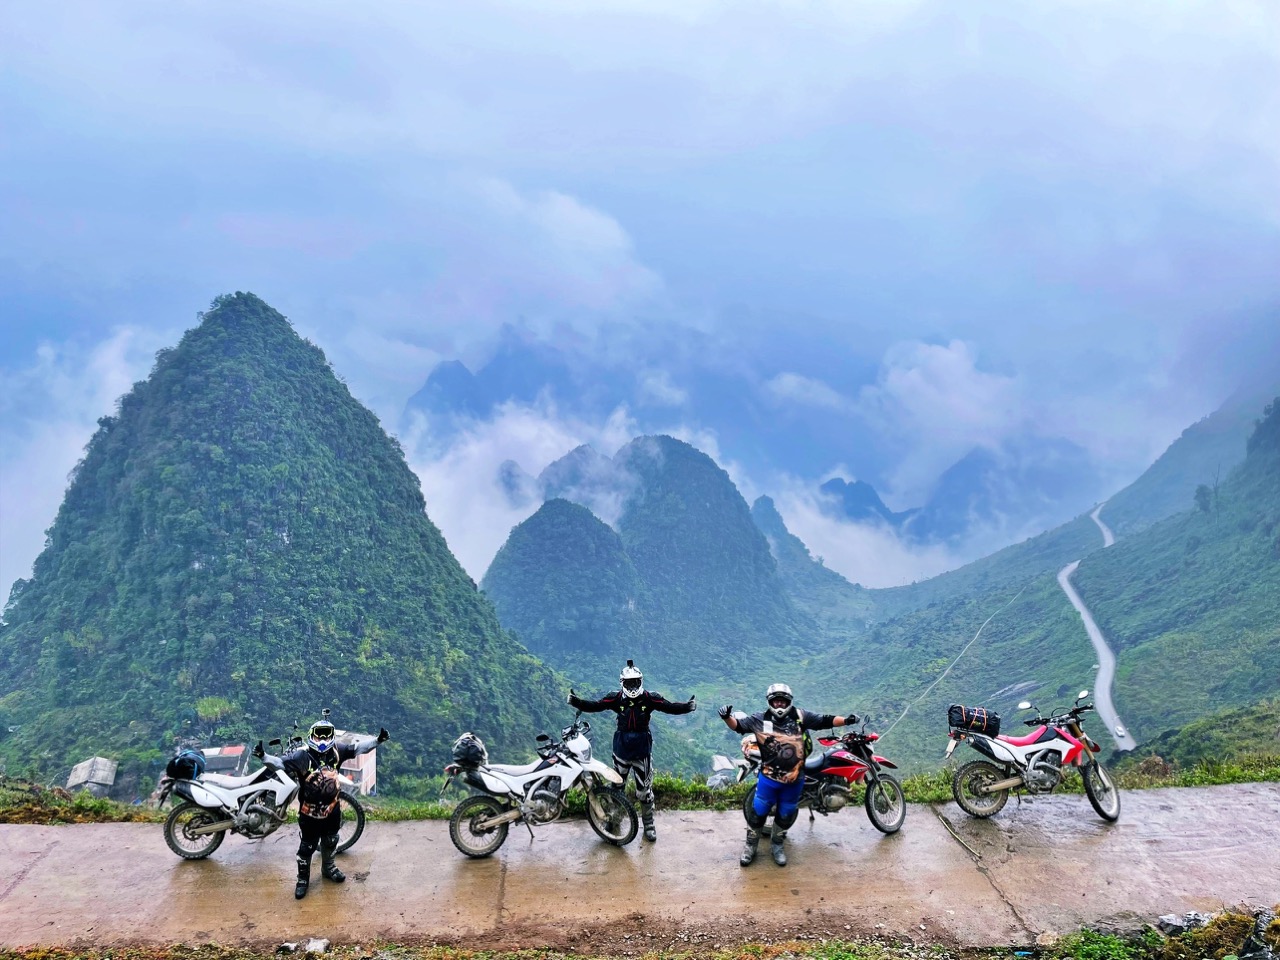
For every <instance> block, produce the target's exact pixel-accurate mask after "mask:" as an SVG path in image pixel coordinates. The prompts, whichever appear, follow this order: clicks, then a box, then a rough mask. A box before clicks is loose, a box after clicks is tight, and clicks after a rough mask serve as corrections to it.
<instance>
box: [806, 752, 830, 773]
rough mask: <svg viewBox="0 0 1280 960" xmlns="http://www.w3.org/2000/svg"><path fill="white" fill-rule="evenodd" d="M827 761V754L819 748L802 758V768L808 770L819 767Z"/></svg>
mask: <svg viewBox="0 0 1280 960" xmlns="http://www.w3.org/2000/svg"><path fill="white" fill-rule="evenodd" d="M826 762H827V755H826V754H825V753H824V752H822V751H821V750H819V751H818V752H817V753H811V754H809V756H807V757H805V759H804V768H805V770H808V771H810V772H812V771H814V770H817V769H819V768H821V766H822V765H823V764H824V763H826Z"/></svg>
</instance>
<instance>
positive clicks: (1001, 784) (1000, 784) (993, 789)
mask: <svg viewBox="0 0 1280 960" xmlns="http://www.w3.org/2000/svg"><path fill="white" fill-rule="evenodd" d="M1020 786H1022V778H1021V777H1009V779H1007V780H997V781H996V782H995V783H988V784H987V785H986V786H985V787H979V788H978V790H977V792H978V793H998V792H999V791H1001V790H1011V789H1012V788H1014V787H1020Z"/></svg>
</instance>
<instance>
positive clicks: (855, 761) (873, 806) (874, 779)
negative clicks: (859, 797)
mask: <svg viewBox="0 0 1280 960" xmlns="http://www.w3.org/2000/svg"><path fill="white" fill-rule="evenodd" d="M866 726H867V725H866V724H865V723H864V724H863V725H862V730H861V731H853V730H851V731H849V732H848V733H845V734H843V735H842V736H839V737H835V736H832V737H819V738H818V744H819V745H820V749H818V750H815V751H814V752H813V753H812V754H810V755H809V757H808V758H807V759H806V760H805V762H804V792H803V793H802V794H801V795H800V806H801V807H808V809H809V822H810V823H812V822H813V819H814V816H813V815H814V814H815V813H820V814H822V815H823V816H824V817H825V816H826V815H827V814H829V813H835V812H836V811H837V810H843V809H844V807H845V806H846V805H848V803H849V799H850V788H851V787H852V786H853V785H854V784H856V783H863V784H865V785H866V788H867V792H866V796H865V797H864V798H863V801H862V805H863V806H864V807H865V808H866V810H867V818H868V819H869V820H870V821H871V825H872V826H873V827H875V828H876V829H877V830H879V831H881V832H882V833H897V832H898V831H899V830H901V829H902V823H903V821H904V820H906V819H907V802H906V798H905V797H904V796H903V794H902V784H900V783H898V780H897V778H896V777H894V776H893V775H892V774H889V773H885V772H884V768H885V767H890V768H893V769H897V766H898V765H897V764H896V763H894V762H893V761H892V760H888V759H886V758H885V757H882V756H880V755H879V754H877V753H875V752H873V751H872V749H871V744H873V743H875V742H876V741H877V740H879V739H880V734H878V733H866V732H865V731H866ZM742 755H743V756H744V757H746V760H747V765H746V766H745V767H740V768H739V771H738V780H739V782H741V781H742V780H745V779H746V778H747V776H748V775H749V774H752V773H755V774H759V772H760V748H759V747H758V746H757V745H756V738H755V735H754V734H748V735H747V736H745V737H743V738H742ZM755 799H756V788H755V787H754V786H752V788H751V789H750V790H748V791H747V796H746V799H745V800H743V801H742V809H743V812H744V813H745V812H746V811H747V810H748V809H749V808H750V807H751V805H752V804H754V803H755Z"/></svg>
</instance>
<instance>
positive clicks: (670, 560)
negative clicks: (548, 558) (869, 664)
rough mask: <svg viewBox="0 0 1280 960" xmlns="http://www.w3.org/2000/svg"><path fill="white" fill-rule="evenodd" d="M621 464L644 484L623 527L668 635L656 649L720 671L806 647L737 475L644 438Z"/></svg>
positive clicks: (684, 447)
mask: <svg viewBox="0 0 1280 960" xmlns="http://www.w3.org/2000/svg"><path fill="white" fill-rule="evenodd" d="M614 461H615V462H616V463H617V464H618V466H619V467H620V468H622V469H623V470H624V471H626V472H627V473H628V474H630V475H631V476H632V477H634V478H635V479H636V488H635V490H634V492H633V493H632V495H631V498H630V499H629V500H628V501H627V504H626V507H625V508H624V510H623V513H622V517H621V519H620V520H619V522H618V532H619V533H620V534H621V536H622V542H623V545H624V546H625V547H626V550H627V556H629V557H630V558H631V562H632V563H633V564H634V565H635V568H636V571H637V572H638V573H639V574H640V578H641V580H642V581H643V582H644V584H645V586H646V588H647V589H648V591H649V593H650V595H651V599H652V602H653V603H654V605H655V620H656V622H657V623H659V624H661V626H662V627H663V628H665V631H664V634H660V635H658V636H656V637H654V638H653V639H652V640H651V644H652V645H653V647H654V648H655V649H656V650H660V651H662V652H664V653H667V654H670V655H673V656H681V657H682V658H684V659H687V660H689V661H690V664H691V667H692V668H694V669H696V668H697V665H698V663H699V662H701V663H704V664H707V665H708V666H709V665H711V664H716V665H718V666H723V665H728V664H732V663H733V662H735V661H739V660H741V658H742V656H743V655H744V654H749V653H750V652H751V651H753V650H758V649H760V648H761V647H780V646H788V645H794V644H796V643H800V642H803V640H804V639H805V637H804V633H803V631H802V629H801V626H800V624H799V623H798V622H797V621H798V614H797V611H796V610H795V608H794V607H793V606H792V604H791V602H790V601H789V600H788V599H787V596H786V592H785V590H784V589H783V585H782V581H781V579H780V578H779V576H778V572H777V564H776V562H775V561H774V559H773V556H772V554H771V553H770V552H769V544H768V542H767V541H766V540H765V538H764V535H763V534H762V533H761V532H760V530H759V529H758V528H757V527H756V525H755V523H754V522H753V521H752V519H751V511H750V508H749V507H748V506H747V503H746V501H745V500H743V499H742V494H740V493H739V492H738V489H737V487H735V486H734V484H733V481H732V480H730V479H729V475H728V474H727V473H725V472H724V470H722V469H720V467H718V466H717V465H716V463H715V461H714V460H712V459H711V458H710V457H708V456H707V455H706V454H705V453H702V452H701V451H700V450H697V449H695V448H694V447H692V446H690V445H689V444H687V443H684V442H683V441H680V440H676V439H673V438H672V437H662V436H659V437H640V438H638V439H636V440H633V441H632V442H631V443H629V444H627V445H626V446H625V447H623V448H622V449H621V450H620V451H618V454H617V456H616V457H614Z"/></svg>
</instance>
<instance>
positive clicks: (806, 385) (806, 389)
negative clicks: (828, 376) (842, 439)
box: [764, 372, 853, 411]
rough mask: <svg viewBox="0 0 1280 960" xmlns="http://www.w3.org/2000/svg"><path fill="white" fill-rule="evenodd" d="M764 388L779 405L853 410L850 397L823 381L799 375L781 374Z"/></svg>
mask: <svg viewBox="0 0 1280 960" xmlns="http://www.w3.org/2000/svg"><path fill="white" fill-rule="evenodd" d="M764 388H765V392H766V393H767V394H768V395H769V396H770V397H771V398H773V400H774V401H776V402H778V403H784V404H796V405H798V406H802V407H819V408H821V409H827V410H836V411H848V410H851V409H853V402H852V401H851V400H849V398H848V397H846V396H844V395H843V394H841V393H840V392H838V391H837V390H835V389H833V388H832V387H830V386H828V385H827V384H825V383H823V382H822V381H821V380H816V379H814V378H813V377H806V376H804V375H803V374H799V373H790V372H788V373H780V374H778V375H777V376H776V377H773V378H772V379H771V380H768V381H767V382H766V383H765V385H764Z"/></svg>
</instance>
